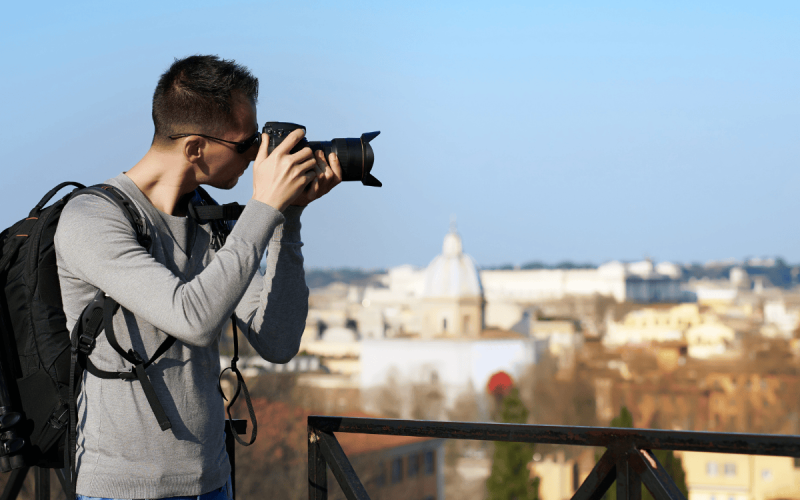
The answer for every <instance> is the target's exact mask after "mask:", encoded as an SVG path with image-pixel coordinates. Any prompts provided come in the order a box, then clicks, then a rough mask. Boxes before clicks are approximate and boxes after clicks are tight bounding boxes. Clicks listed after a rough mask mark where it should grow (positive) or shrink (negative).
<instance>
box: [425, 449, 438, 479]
mask: <svg viewBox="0 0 800 500" xmlns="http://www.w3.org/2000/svg"><path fill="white" fill-rule="evenodd" d="M435 458H436V453H434V452H432V451H426V452H425V474H426V475H428V476H430V475H432V474H433V473H435V472H436V461H435V460H434V459H435Z"/></svg>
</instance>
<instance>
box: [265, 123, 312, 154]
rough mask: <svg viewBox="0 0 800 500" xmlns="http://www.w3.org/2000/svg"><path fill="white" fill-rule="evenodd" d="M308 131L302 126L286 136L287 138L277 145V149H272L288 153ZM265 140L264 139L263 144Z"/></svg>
mask: <svg viewBox="0 0 800 500" xmlns="http://www.w3.org/2000/svg"><path fill="white" fill-rule="evenodd" d="M305 135H306V131H305V130H303V129H302V128H298V129H294V130H292V133H291V134H289V135H287V136H286V139H284V140H283V142H282V143H280V144H278V145H277V146H275V149H273V150H272V152H273V153H275V152H276V151H277V152H279V153H282V154H287V153H288V152H289V151H291V150H292V148H293V147H295V146H297V143H298V142H300V140H301V139H302V138H303V137H305ZM264 142H265V141H262V144H263V143H264Z"/></svg>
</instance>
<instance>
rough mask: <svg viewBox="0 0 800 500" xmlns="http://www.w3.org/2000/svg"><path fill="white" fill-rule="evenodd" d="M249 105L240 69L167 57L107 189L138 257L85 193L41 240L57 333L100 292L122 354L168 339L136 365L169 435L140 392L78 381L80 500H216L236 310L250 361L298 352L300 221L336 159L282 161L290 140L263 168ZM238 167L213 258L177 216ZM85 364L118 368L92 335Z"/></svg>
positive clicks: (252, 82) (254, 90) (199, 228)
mask: <svg viewBox="0 0 800 500" xmlns="http://www.w3.org/2000/svg"><path fill="white" fill-rule="evenodd" d="M257 95H258V80H257V79H256V78H254V77H253V76H252V75H251V74H250V73H249V72H248V70H247V69H246V68H244V67H242V66H239V65H237V64H235V63H234V62H233V61H225V60H221V59H219V58H217V57H215V56H192V57H188V58H186V59H183V60H177V61H175V63H174V64H173V65H172V66H171V67H170V68H169V70H168V71H167V72H166V73H164V74H163V75H162V76H161V79H160V80H159V82H158V86H157V87H156V91H155V94H154V96H153V122H154V125H155V134H154V138H153V143H152V145H151V147H150V149H149V150H148V151H147V153H146V154H145V155H144V157H143V158H142V159H141V160H140V161H139V162H138V163H137V164H136V165H134V166H133V167H132V168H130V170H128V171H127V172H125V173H122V174H120V175H118V176H117V177H114V178H112V179H110V180H109V181H107V183H108V184H112V185H114V186H115V187H117V188H118V189H120V190H122V191H123V192H125V194H127V195H128V196H129V197H130V198H131V200H132V201H133V202H134V204H135V205H136V208H137V210H139V212H140V213H141V214H142V216H143V217H144V218H145V219H146V220H147V224H148V227H149V230H150V233H151V236H152V240H153V242H152V245H151V248H150V251H149V253H148V252H147V251H146V250H145V248H144V247H143V246H142V245H141V244H139V243H138V242H137V239H136V232H135V230H134V228H133V227H132V225H131V224H130V222H129V221H128V220H127V219H126V218H125V216H124V214H123V213H122V211H121V210H120V209H119V208H118V207H117V206H116V205H114V204H112V203H110V202H108V201H106V200H104V199H102V198H100V197H97V196H89V195H84V196H78V197H76V198H74V199H73V200H71V201H70V203H69V204H68V205H67V207H66V208H65V209H64V211H63V214H62V216H61V221H60V223H59V226H58V232H57V234H56V240H55V243H56V255H57V259H58V271H59V278H60V282H61V290H62V296H63V303H64V310H65V312H66V315H67V319H68V320H67V327H68V328H69V329H70V330H71V329H72V327H73V325H74V324H75V322H76V321H77V319H78V317H79V316H80V314H81V311H82V310H83V309H84V307H85V306H86V305H87V304H88V303H89V302H90V301H91V299H92V298H93V297H94V295H95V293H96V292H97V290H103V291H104V292H105V293H106V294H107V295H108V296H109V297H112V298H113V299H114V300H116V301H117V302H118V303H119V304H120V305H121V308H120V309H119V311H118V312H117V314H116V315H115V316H114V318H113V326H114V331H115V333H116V338H117V339H118V341H119V343H120V344H121V345H122V348H123V349H125V350H126V351H127V350H128V349H131V348H133V349H135V350H136V351H138V352H140V353H142V354H143V355H144V356H147V357H148V358H149V357H150V356H153V354H154V352H155V350H156V349H157V348H158V346H159V345H160V344H161V343H162V342H163V341H164V339H165V338H166V336H167V335H171V336H173V337H175V338H176V339H177V341H176V342H175V344H174V345H173V346H172V347H171V348H170V349H169V350H168V351H167V352H166V353H165V354H164V355H163V356H162V357H160V358H158V360H157V361H156V362H155V363H154V364H152V365H151V366H150V367H149V368H147V374H148V375H149V378H150V380H151V381H152V384H153V386H154V388H155V392H156V394H157V396H158V400H159V402H160V403H161V405H162V406H163V407H164V410H165V412H166V414H167V416H168V417H169V420H170V422H171V424H172V427H171V428H170V429H168V430H166V431H162V430H161V428H160V427H159V425H158V423H157V421H156V417H155V416H154V413H153V411H152V410H151V408H150V405H149V404H148V402H147V399H146V397H145V395H144V392H143V389H142V385H141V384H139V383H137V382H136V381H129V380H122V379H101V378H98V377H95V376H93V375H91V374H89V373H88V372H85V373H84V376H83V381H82V389H81V395H80V397H79V401H78V450H77V455H76V464H77V470H78V480H77V488H76V491H77V493H78V495H79V498H80V497H81V496H83V497H87V498H117V499H136V498H148V499H155V498H169V497H176V496H182V497H183V496H193V497H196V496H198V495H203V498H204V500H205V499H212V498H218V497H219V498H226V496H227V494H228V488H227V487H226V482H227V481H228V478H229V475H230V466H229V462H228V457H227V454H226V451H225V443H224V433H223V428H224V411H223V400H222V397H221V395H220V393H219V391H218V389H217V379H218V376H219V372H220V363H219V351H218V344H219V339H220V335H221V332H222V331H223V329H224V327H225V326H226V324H227V322H228V321H229V320H230V318H231V315H232V314H233V313H234V312H235V314H236V317H237V318H238V326H239V328H240V330H241V331H243V332H244V333H245V335H246V336H247V339H248V340H249V341H250V343H251V345H252V346H253V347H254V348H255V350H256V351H257V352H258V353H259V354H260V355H261V356H263V357H264V358H265V359H267V360H270V361H272V362H277V363H285V362H287V361H288V360H290V359H291V358H292V357H293V356H294V355H295V354H296V353H297V350H298V348H299V344H300V336H301V334H302V332H303V329H304V326H305V320H306V315H307V312H308V288H307V287H306V285H305V278H304V273H303V257H302V254H301V252H300V247H301V246H302V243H301V241H300V214H301V212H302V211H303V207H304V206H306V205H308V203H310V202H311V201H313V200H314V199H316V198H319V197H320V196H322V195H324V194H325V193H327V192H328V191H330V189H332V188H333V187H334V186H335V185H336V184H338V183H339V182H340V181H341V177H342V175H341V168H340V166H339V163H338V160H337V158H336V157H335V155H331V156H330V158H329V159H328V160H329V162H330V163H328V162H327V161H326V159H325V158H324V155H322V154H321V153H320V154H318V155H317V156H315V155H314V154H313V153H312V151H311V150H310V149H309V148H305V149H303V150H301V151H299V152H297V153H294V154H290V153H289V151H290V150H291V149H292V147H293V146H294V145H296V144H297V142H298V141H299V140H300V139H301V138H302V136H303V131H302V130H298V131H295V132H293V133H292V134H291V135H289V136H288V137H287V138H286V139H285V140H284V142H283V143H281V145H279V146H278V147H277V148H276V149H275V150H274V151H273V152H272V153H271V154H270V155H269V156H267V143H268V138H266V137H262V136H261V135H260V134H259V133H258V122H257V119H256V108H255V103H256V99H257ZM251 162H254V165H253V198H252V199H251V200H250V201H249V202H248V203H247V205H246V207H245V209H244V211H243V213H242V215H241V217H240V218H239V219H238V222H237V223H236V225H235V227H234V228H233V229H232V231H231V233H230V235H229V236H228V237H227V240H226V242H225V244H224V246H222V247H221V248H219V249H218V250H215V249H214V247H213V246H212V244H211V242H212V231H211V228H210V225H209V224H200V223H198V222H197V221H196V220H194V219H193V218H192V217H188V216H187V213H188V209H187V207H188V203H189V200H190V199H191V197H192V193H193V192H194V190H195V189H196V188H197V187H198V186H200V185H202V184H205V185H209V186H213V187H217V188H221V189H230V188H232V187H233V186H235V185H236V184H237V182H238V181H239V178H240V177H241V175H242V174H243V173H244V172H245V170H246V169H247V167H248V165H249V164H250V163H251ZM265 252H266V258H267V269H266V273H265V274H264V276H261V274H260V273H259V272H258V267H259V264H260V262H261V260H262V258H263V256H264V254H265ZM91 360H92V362H93V363H94V365H95V366H97V368H99V369H100V370H105V371H126V370H130V363H128V362H126V361H125V360H124V359H123V358H122V357H121V356H120V355H119V354H118V353H117V352H116V351H114V350H113V349H112V348H111V346H110V345H109V343H108V341H107V339H106V336H103V335H101V336H100V337H99V338H98V341H97V345H96V347H95V349H94V351H93V352H92V355H91Z"/></svg>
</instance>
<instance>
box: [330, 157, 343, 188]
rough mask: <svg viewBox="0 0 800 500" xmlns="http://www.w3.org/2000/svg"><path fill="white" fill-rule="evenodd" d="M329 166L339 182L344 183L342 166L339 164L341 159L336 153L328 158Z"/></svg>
mask: <svg viewBox="0 0 800 500" xmlns="http://www.w3.org/2000/svg"><path fill="white" fill-rule="evenodd" d="M328 164H329V165H330V166H331V170H333V175H334V176H335V177H336V179H337V180H338V181H339V182H342V166H341V165H340V164H339V157H338V156H336V153H331V154H330V155H329V156H328Z"/></svg>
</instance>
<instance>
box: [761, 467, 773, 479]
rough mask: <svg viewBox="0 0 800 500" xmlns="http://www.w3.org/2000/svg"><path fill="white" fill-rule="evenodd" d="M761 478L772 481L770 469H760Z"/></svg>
mask: <svg viewBox="0 0 800 500" xmlns="http://www.w3.org/2000/svg"><path fill="white" fill-rule="evenodd" d="M761 479H763V480H764V481H772V469H762V470H761Z"/></svg>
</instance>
